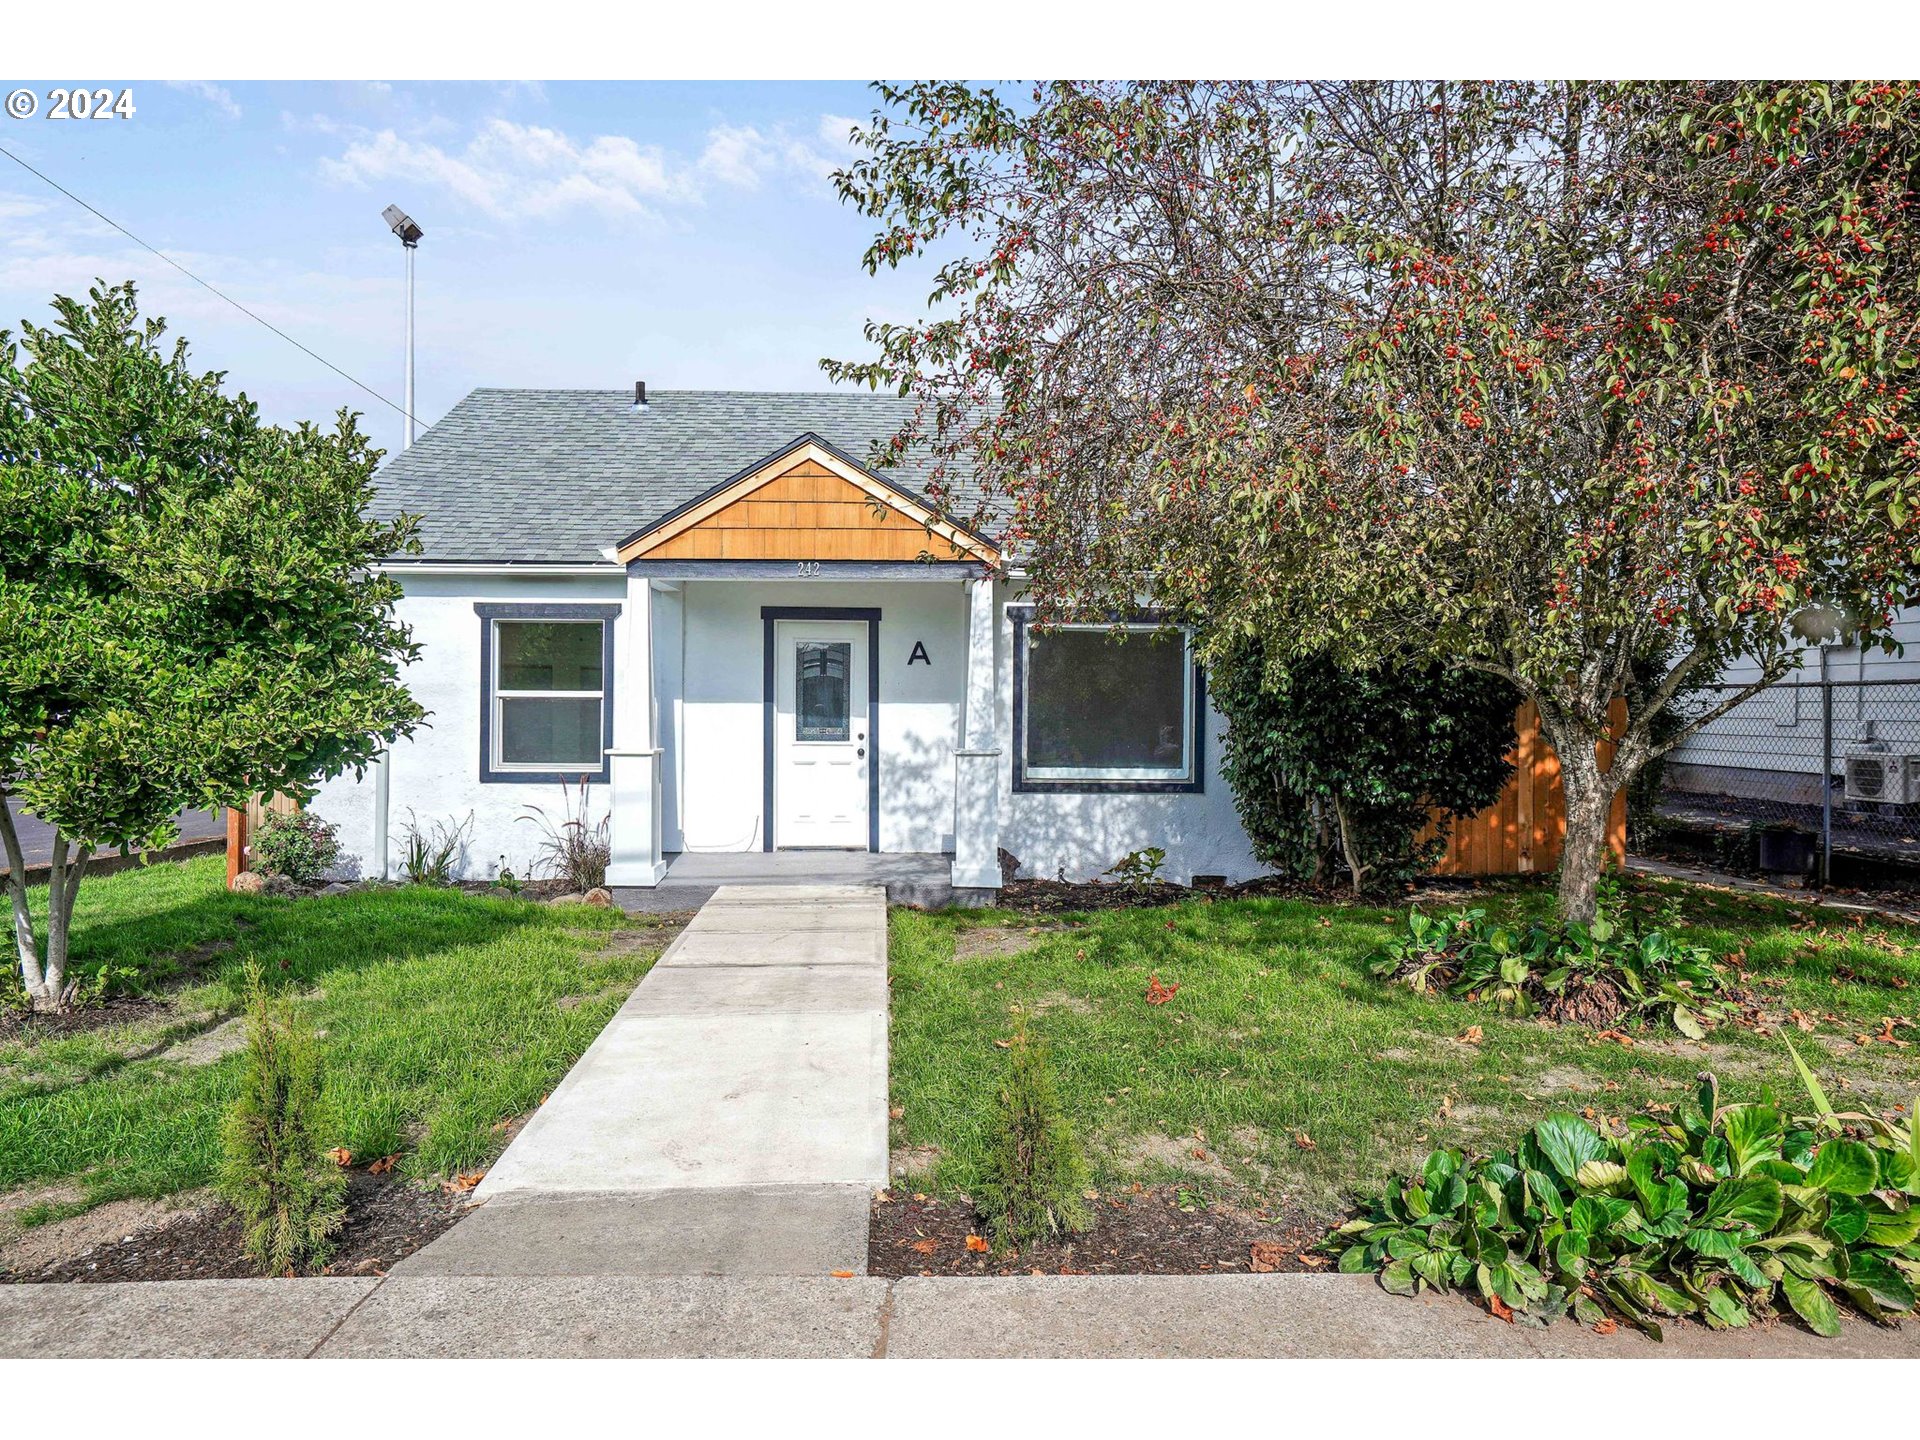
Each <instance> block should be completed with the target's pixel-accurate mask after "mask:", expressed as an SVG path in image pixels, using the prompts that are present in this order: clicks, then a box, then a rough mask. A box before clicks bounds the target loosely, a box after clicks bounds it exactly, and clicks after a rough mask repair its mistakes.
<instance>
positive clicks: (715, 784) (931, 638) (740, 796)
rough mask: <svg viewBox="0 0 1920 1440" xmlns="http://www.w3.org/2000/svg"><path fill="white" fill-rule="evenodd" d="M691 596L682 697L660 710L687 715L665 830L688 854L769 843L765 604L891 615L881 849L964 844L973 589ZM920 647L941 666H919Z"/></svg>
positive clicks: (748, 587) (805, 588) (771, 588)
mask: <svg viewBox="0 0 1920 1440" xmlns="http://www.w3.org/2000/svg"><path fill="white" fill-rule="evenodd" d="M682 594H683V597H684V613H685V617H686V624H685V632H684V650H683V653H682V654H681V656H680V657H679V666H680V675H681V685H682V689H681V692H680V693H679V694H678V695H677V696H672V697H668V696H665V695H663V696H662V700H661V709H662V713H663V715H664V714H666V713H667V712H668V711H669V710H671V711H672V712H673V713H675V714H677V715H678V716H679V717H680V723H679V725H678V727H677V732H676V735H675V736H674V737H673V738H672V739H670V740H669V742H668V744H667V747H666V748H667V749H668V752H669V753H668V755H667V758H666V764H667V766H668V767H669V768H670V769H671V771H672V772H673V775H674V777H675V781H674V783H675V784H677V785H678V787H679V795H680V804H679V806H678V807H677V809H676V808H674V807H669V809H668V812H667V822H666V823H667V828H668V830H669V831H670V832H675V833H680V834H682V835H683V836H684V840H683V847H684V848H685V849H688V850H699V851H726V850H758V849H760V848H761V846H762V843H763V836H762V834H761V828H760V827H761V823H762V821H761V814H760V811H761V806H762V787H763V785H764V780H765V774H766V771H765V766H764V759H763V730H762V704H763V698H764V678H763V674H762V669H761V655H762V646H763V630H762V622H761V619H760V610H761V607H762V606H765V605H781V606H803V605H805V606H852V607H858V608H862V609H874V608H877V609H878V610H879V611H880V742H879V746H880V848H881V849H882V850H891V851H914V850H918V851H936V852H937V851H942V850H950V849H952V848H953V750H954V746H955V744H956V743H957V735H958V725H959V717H960V705H961V697H962V695H963V694H964V693H965V686H966V592H965V590H964V589H963V587H962V586H961V585H960V584H959V582H957V581H956V582H954V583H952V584H945V583H924V582H916V583H908V584H892V585H887V584H874V585H848V586H832V587H829V586H825V585H819V584H806V583H792V584H754V583H744V582H740V581H731V580H695V581H689V582H687V584H686V585H685V586H684V587H683V591H682ZM916 643H919V644H923V645H924V646H925V647H926V652H927V659H928V661H929V662H930V663H927V664H909V663H908V661H909V660H910V659H911V658H912V654H913V647H914V645H915V644H916ZM664 678H665V676H664V672H663V680H664ZM675 740H677V745H676V744H675V743H674V742H675ZM676 750H677V753H676Z"/></svg>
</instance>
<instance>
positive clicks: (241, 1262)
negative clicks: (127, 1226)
mask: <svg viewBox="0 0 1920 1440" xmlns="http://www.w3.org/2000/svg"><path fill="white" fill-rule="evenodd" d="M462 1200H463V1197H461V1196H457V1195H446V1194H442V1193H441V1192H440V1191H438V1190H429V1189H425V1188H423V1187H421V1186H420V1185H418V1184H415V1183H414V1182H413V1181H411V1180H406V1179H402V1178H400V1177H398V1176H395V1175H392V1174H387V1175H373V1174H370V1173H368V1172H367V1171H365V1170H355V1171H353V1172H351V1173H350V1174H349V1176H348V1178H347V1223H346V1227H345V1228H344V1229H343V1230H342V1231H341V1232H340V1234H339V1236H338V1237H337V1247H336V1249H335V1250H334V1254H333V1259H332V1261H331V1262H329V1263H328V1265H327V1268H326V1269H325V1270H324V1271H322V1272H321V1273H322V1274H326V1275H381V1274H385V1273H386V1270H387V1268H388V1267H389V1266H391V1265H392V1264H393V1263H394V1262H395V1261H397V1260H401V1259H404V1258H405V1257H406V1256H408V1255H411V1254H413V1252H414V1251H416V1250H418V1249H420V1247H421V1246H423V1245H425V1244H427V1243H428V1242H429V1241H431V1240H434V1239H437V1238H438V1237H439V1236H440V1235H442V1234H444V1233H445V1232H446V1231H447V1230H448V1229H449V1228H450V1227H451V1226H452V1225H453V1223H454V1221H456V1220H458V1219H459V1218H460V1212H461V1206H462ZM240 1247H241V1230H240V1220H239V1217H238V1216H237V1215H235V1214H234V1212H233V1210H232V1209H231V1208H229V1207H228V1206H227V1205H226V1204H225V1203H224V1202H220V1203H216V1204H212V1205H209V1206H206V1207H205V1208H204V1209H200V1210H189V1211H186V1212H184V1213H183V1214H182V1215H181V1216H180V1217H179V1218H178V1219H177V1220H173V1221H170V1222H169V1223H167V1224H165V1225H159V1226H155V1227H153V1228H152V1229H148V1230H144V1231H141V1232H140V1233H139V1234H136V1235H133V1236H131V1237H129V1238H127V1239H125V1240H120V1241H115V1242H113V1243H111V1244H107V1245H97V1246H95V1247H94V1248H93V1249H91V1250H89V1251H87V1252H85V1253H84V1254H81V1255H76V1256H74V1257H73V1258H71V1259H68V1260H63V1261H60V1262H59V1263H57V1264H54V1265H49V1266H47V1267H45V1268H44V1269H42V1270H39V1271H36V1272H34V1273H32V1274H26V1275H0V1281H13V1282H17V1283H22V1284H59V1283H69V1282H74V1281H95V1280H245V1279H252V1278H257V1277H256V1272H255V1271H254V1270H253V1268H252V1267H251V1266H250V1265H248V1263H247V1261H246V1258H245V1256H244V1255H243V1254H242V1253H241V1248H240Z"/></svg>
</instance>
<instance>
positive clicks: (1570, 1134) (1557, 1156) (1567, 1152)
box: [1533, 1113, 1608, 1184]
mask: <svg viewBox="0 0 1920 1440" xmlns="http://www.w3.org/2000/svg"><path fill="white" fill-rule="evenodd" d="M1533 1139H1534V1142H1535V1143H1536V1144H1537V1145H1538V1146H1539V1147H1540V1154H1541V1156H1542V1157H1543V1158H1544V1159H1545V1160H1546V1162H1547V1164H1548V1165H1549V1166H1551V1167H1552V1169H1553V1171H1554V1173H1555V1174H1557V1175H1558V1176H1559V1177H1560V1178H1561V1179H1562V1180H1564V1181H1566V1182H1567V1183H1569V1184H1572V1183H1574V1182H1575V1181H1576V1180H1577V1178H1578V1176H1579V1174H1580V1167H1581V1166H1582V1165H1584V1164H1586V1163H1587V1162H1588V1161H1590V1160H1604V1159H1605V1158H1606V1157H1607V1153H1608V1150H1607V1142H1606V1141H1605V1140H1602V1139H1601V1138H1600V1135H1599V1133H1598V1132H1597V1131H1596V1130H1595V1129H1594V1128H1593V1127H1592V1126H1591V1125H1589V1124H1587V1122H1586V1121H1584V1120H1582V1119H1580V1118H1579V1117H1578V1116H1574V1115H1568V1114H1565V1113H1560V1114H1554V1115H1549V1116H1547V1118H1546V1119H1544V1120H1542V1121H1541V1122H1540V1123H1539V1124H1538V1125H1536V1126H1534V1127H1533Z"/></svg>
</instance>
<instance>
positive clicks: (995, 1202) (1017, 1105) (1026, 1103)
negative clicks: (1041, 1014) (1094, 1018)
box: [975, 1022, 1088, 1248]
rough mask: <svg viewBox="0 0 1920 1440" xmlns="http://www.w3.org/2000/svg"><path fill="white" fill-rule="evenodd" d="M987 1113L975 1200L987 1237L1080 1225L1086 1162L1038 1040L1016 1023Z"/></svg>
mask: <svg viewBox="0 0 1920 1440" xmlns="http://www.w3.org/2000/svg"><path fill="white" fill-rule="evenodd" d="M1008 1061H1009V1065H1008V1070H1007V1075H1006V1080H1005V1083H1004V1084H1002V1086H1001V1087H1000V1093H999V1095H998V1097H997V1098H996V1102H995V1106H994V1115H993V1135H992V1140H991V1149H990V1150H989V1152H988V1156H987V1165H986V1179H985V1181H984V1182H983V1183H982V1184H981V1185H980V1186H979V1187H978V1190H977V1193H976V1195H975V1199H976V1201H977V1202H978V1204H979V1206H980V1213H981V1215H982V1216H983V1217H984V1218H985V1220H986V1222H987V1228H988V1230H989V1231H990V1232H991V1233H992V1235H993V1238H994V1241H995V1242H996V1243H997V1244H999V1245H1001V1246H1003V1247H1016V1248H1017V1247H1019V1246H1021V1245H1027V1244H1031V1243H1033V1242H1034V1241H1037V1240H1045V1239H1051V1238H1055V1237H1058V1236H1060V1235H1062V1234H1065V1233H1069V1232H1072V1231H1078V1230H1084V1229H1085V1228H1086V1226H1087V1220H1088V1216H1087V1208H1086V1205H1085V1203H1084V1201H1083V1200H1082V1198H1081V1192H1082V1190H1083V1189H1085V1187H1086V1181H1087V1169H1086V1161H1085V1159H1084V1158H1083V1157H1082V1156H1081V1153H1080V1149H1079V1145H1078V1142H1077V1141H1076V1140H1075V1137H1074V1134H1073V1127H1072V1126H1071V1125H1070V1124H1069V1123H1068V1121H1067V1118H1066V1115H1065V1114H1064V1113H1063V1112H1062V1110H1061V1108H1060V1101H1059V1096H1058V1094H1057V1092H1056V1091H1055V1090H1054V1085H1053V1073H1052V1071H1051V1069H1050V1068H1049V1066H1048V1062H1047V1051H1046V1046H1045V1045H1044V1044H1043V1043H1042V1042H1041V1041H1039V1040H1037V1039H1035V1038H1034V1037H1033V1035H1032V1034H1031V1033H1030V1032H1029V1031H1028V1029H1027V1027H1026V1024H1025V1023H1024V1022H1022V1024H1021V1025H1020V1028H1019V1029H1018V1030H1017V1031H1016V1032H1015V1033H1014V1036H1013V1041H1012V1045H1011V1048H1010V1050H1009V1052H1008Z"/></svg>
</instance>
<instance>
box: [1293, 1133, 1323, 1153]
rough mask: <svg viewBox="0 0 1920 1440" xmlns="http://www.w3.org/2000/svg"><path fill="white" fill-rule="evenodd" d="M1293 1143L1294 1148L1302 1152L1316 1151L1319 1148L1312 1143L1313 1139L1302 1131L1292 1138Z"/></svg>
mask: <svg viewBox="0 0 1920 1440" xmlns="http://www.w3.org/2000/svg"><path fill="white" fill-rule="evenodd" d="M1293 1143H1294V1145H1295V1146H1297V1147H1298V1148H1299V1149H1302V1150H1317V1149H1319V1148H1320V1147H1319V1146H1317V1145H1315V1144H1314V1143H1313V1137H1312V1136H1311V1135H1309V1134H1307V1132H1306V1131H1304V1130H1302V1131H1301V1132H1300V1133H1299V1134H1298V1135H1296V1136H1294V1137H1293Z"/></svg>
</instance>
